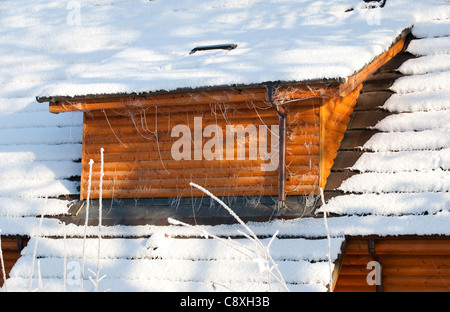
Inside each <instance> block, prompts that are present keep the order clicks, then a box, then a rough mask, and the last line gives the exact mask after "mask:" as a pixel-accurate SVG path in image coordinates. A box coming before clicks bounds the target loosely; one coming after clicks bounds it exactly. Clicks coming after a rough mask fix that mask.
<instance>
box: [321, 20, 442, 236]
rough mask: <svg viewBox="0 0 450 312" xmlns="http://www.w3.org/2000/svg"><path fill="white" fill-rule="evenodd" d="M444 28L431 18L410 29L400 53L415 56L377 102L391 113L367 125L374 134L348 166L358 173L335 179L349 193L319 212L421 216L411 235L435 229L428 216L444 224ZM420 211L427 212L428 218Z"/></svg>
mask: <svg viewBox="0 0 450 312" xmlns="http://www.w3.org/2000/svg"><path fill="white" fill-rule="evenodd" d="M448 25H449V22H448V20H443V21H436V20H432V21H427V22H426V21H422V22H421V23H418V24H417V30H415V28H413V34H415V35H416V36H417V37H419V38H420V39H416V40H413V41H411V43H410V45H409V47H408V49H407V51H408V52H410V53H412V54H415V55H416V56H417V58H416V59H410V60H409V61H407V62H405V63H404V64H403V65H402V66H401V67H400V68H399V71H401V72H402V73H403V74H405V75H407V76H405V77H402V78H399V79H397V80H396V81H395V83H394V84H393V86H392V87H391V89H392V91H394V92H395V94H394V95H393V96H392V97H390V98H389V99H388V100H387V101H386V103H385V105H384V106H383V108H385V109H387V110H389V111H392V112H396V114H393V115H390V116H389V117H386V118H385V119H383V120H381V121H380V122H379V123H378V124H377V125H376V126H375V127H374V128H375V129H377V130H379V131H381V132H380V133H377V134H375V135H374V136H373V137H372V138H371V139H369V140H368V141H367V143H366V144H365V145H364V146H363V147H362V149H363V150H365V151H367V152H366V153H364V154H363V155H362V156H361V157H360V158H359V160H358V161H357V162H356V163H355V165H354V166H353V167H352V168H350V169H351V170H356V171H358V172H359V173H358V174H355V175H353V176H351V177H350V178H349V179H347V180H345V181H344V182H343V183H342V184H341V186H340V188H339V189H340V190H342V191H344V192H348V193H351V194H349V195H344V196H340V197H335V198H332V199H331V200H330V201H329V203H328V204H327V205H326V208H323V209H322V211H324V209H327V210H328V211H330V212H333V213H336V214H340V215H353V214H354V215H365V214H373V215H391V216H394V215H395V216H397V215H400V216H401V215H411V218H414V219H415V218H416V217H417V218H419V216H421V217H422V218H423V223H422V224H421V225H420V226H419V224H417V228H416V230H415V231H414V232H415V233H416V234H419V233H421V232H427V231H435V232H436V233H438V232H439V230H438V229H437V226H436V223H432V219H434V221H433V222H437V220H439V218H442V219H441V220H442V221H440V222H446V218H447V216H448V211H449V209H450V197H449V194H450V184H449V181H450V175H449V172H450V170H449V169H450V168H449V165H450V162H449V161H450V158H449V157H450V155H449V153H448V152H449V148H450V139H449V138H450V132H449V129H450V114H449V113H450V102H449V92H450V84H448V82H449V81H450V79H449V78H450V76H449V74H450V68H449V65H448V56H449V55H450V50H449V49H448V47H449V42H450V41H449V40H448V39H449V37H448V36H449V35H450V28H449V27H448ZM415 27H416V26H415ZM423 214H431V215H432V217H431V216H430V218H429V220H428V221H429V223H427V219H428V218H427V217H425V216H423ZM412 215H414V217H413V216H412ZM441 224H443V223H441ZM399 225H400V223H399ZM381 232H382V231H381ZM392 234H394V233H392Z"/></svg>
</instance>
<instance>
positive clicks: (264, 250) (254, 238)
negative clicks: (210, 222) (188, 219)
mask: <svg viewBox="0 0 450 312" xmlns="http://www.w3.org/2000/svg"><path fill="white" fill-rule="evenodd" d="M190 185H191V186H192V187H195V188H197V189H198V190H200V191H202V192H203V193H205V194H206V195H208V196H210V197H211V198H212V199H214V200H215V201H216V202H218V203H219V204H220V205H221V206H222V207H223V208H225V210H227V211H228V213H230V214H231V216H233V217H234V218H235V219H236V221H238V223H239V224H241V225H242V226H243V227H244V228H245V229H246V230H247V232H248V233H249V234H247V233H244V232H242V231H239V232H240V233H241V234H242V235H243V236H244V237H246V238H248V239H250V240H251V241H252V242H253V243H254V244H255V246H256V247H257V251H258V250H259V251H262V253H263V255H264V257H265V259H264V261H265V262H266V266H265V267H264V269H265V270H266V271H267V273H268V275H269V276H272V277H273V278H275V280H277V281H278V282H279V283H280V284H281V285H282V286H283V288H284V289H285V290H286V291H289V288H288V287H287V285H286V282H285V281H284V278H283V275H282V274H281V272H280V270H279V269H278V265H277V264H276V263H275V261H274V260H273V258H272V256H271V255H270V252H269V247H270V245H271V244H272V242H273V240H274V238H275V236H276V235H277V234H278V232H277V233H275V235H274V237H272V239H271V241H270V243H269V246H268V247H266V246H264V245H263V244H262V243H261V241H260V240H259V238H258V237H257V236H256V234H255V233H254V232H253V231H252V230H251V229H250V228H249V227H248V226H247V224H245V223H244V221H242V219H241V218H239V216H238V215H237V214H236V213H235V212H234V211H233V210H232V209H231V208H230V207H228V206H227V205H226V204H225V203H224V202H223V201H222V200H220V199H219V198H217V197H216V196H215V195H214V194H212V193H211V192H209V191H208V190H206V189H205V188H203V187H201V186H199V185H197V184H195V183H193V182H191V183H190ZM208 235H211V234H208ZM211 236H212V235H211ZM222 241H223V240H222ZM249 257H250V258H252V257H251V256H249ZM253 259H255V258H254V257H253ZM257 259H258V258H257ZM259 259H260V258H259ZM269 264H270V265H269ZM261 268H262V267H261V265H260V269H261ZM274 271H275V272H274ZM269 282H270V281H269ZM269 284H270V283H269Z"/></svg>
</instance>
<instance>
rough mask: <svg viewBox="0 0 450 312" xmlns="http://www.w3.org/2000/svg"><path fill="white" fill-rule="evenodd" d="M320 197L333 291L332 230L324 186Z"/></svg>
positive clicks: (330, 289) (330, 286)
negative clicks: (329, 224) (328, 217)
mask: <svg viewBox="0 0 450 312" xmlns="http://www.w3.org/2000/svg"><path fill="white" fill-rule="evenodd" d="M320 198H321V199H322V205H323V207H324V213H323V222H324V223H325V229H326V231H327V240H328V254H327V256H328V265H329V270H330V272H329V274H330V281H329V283H328V290H329V291H330V292H331V291H332V290H333V289H332V288H333V280H332V278H333V263H332V261H331V238H330V230H329V228H328V221H327V213H328V211H327V208H326V207H327V206H326V203H325V198H324V196H323V189H322V188H320Z"/></svg>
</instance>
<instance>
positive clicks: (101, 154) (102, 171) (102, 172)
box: [89, 147, 106, 292]
mask: <svg viewBox="0 0 450 312" xmlns="http://www.w3.org/2000/svg"><path fill="white" fill-rule="evenodd" d="M103 152H104V149H103V147H102V148H101V149H100V190H99V192H100V193H99V205H98V250H97V272H96V274H95V282H94V280H93V279H92V278H91V277H89V279H90V280H91V282H92V283H93V284H94V289H95V291H96V292H97V291H98V284H99V283H100V281H101V280H102V279H103V278H105V277H106V275H103V276H102V277H100V269H101V266H100V255H101V253H100V250H101V242H102V234H101V229H102V210H103V205H102V201H103V176H104V175H105V174H104V170H103V165H104V158H103ZM90 271H91V270H90ZM91 272H92V271H91ZM92 273H93V272H92Z"/></svg>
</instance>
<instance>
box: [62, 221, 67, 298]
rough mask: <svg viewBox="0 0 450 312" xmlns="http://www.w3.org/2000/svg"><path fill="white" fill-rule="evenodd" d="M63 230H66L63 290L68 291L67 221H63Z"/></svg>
mask: <svg viewBox="0 0 450 312" xmlns="http://www.w3.org/2000/svg"><path fill="white" fill-rule="evenodd" d="M63 229H64V230H63V231H64V236H63V245H64V256H63V257H64V261H63V263H64V264H63V265H64V267H63V291H64V292H66V282H67V248H66V244H67V233H66V222H63Z"/></svg>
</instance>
